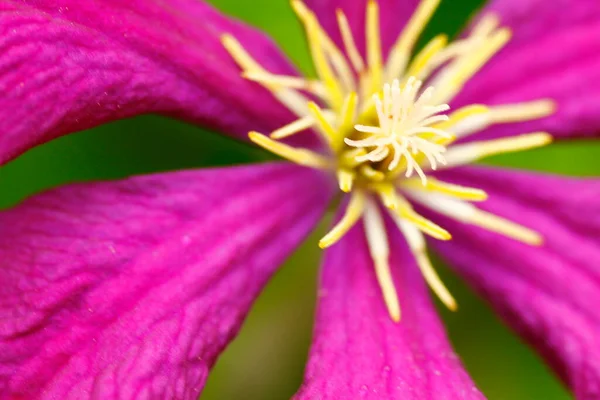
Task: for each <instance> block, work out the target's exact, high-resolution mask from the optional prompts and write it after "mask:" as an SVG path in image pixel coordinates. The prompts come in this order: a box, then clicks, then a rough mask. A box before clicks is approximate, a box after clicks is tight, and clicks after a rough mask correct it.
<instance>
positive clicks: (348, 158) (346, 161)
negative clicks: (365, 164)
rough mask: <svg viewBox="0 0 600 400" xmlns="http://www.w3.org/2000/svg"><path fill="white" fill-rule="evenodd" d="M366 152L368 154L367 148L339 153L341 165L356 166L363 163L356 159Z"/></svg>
mask: <svg viewBox="0 0 600 400" xmlns="http://www.w3.org/2000/svg"><path fill="white" fill-rule="evenodd" d="M365 154H367V151H366V150H365V149H350V150H346V151H344V152H342V153H341V154H340V155H339V160H340V165H343V166H345V167H347V168H355V167H356V166H358V165H360V164H361V162H360V161H357V160H356V159H357V158H358V157H361V156H364V155H365Z"/></svg>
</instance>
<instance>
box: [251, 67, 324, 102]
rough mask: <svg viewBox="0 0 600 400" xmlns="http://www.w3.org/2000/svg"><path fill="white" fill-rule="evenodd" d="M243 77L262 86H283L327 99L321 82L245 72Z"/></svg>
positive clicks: (296, 77)
mask: <svg viewBox="0 0 600 400" xmlns="http://www.w3.org/2000/svg"><path fill="white" fill-rule="evenodd" d="M242 76H243V77H244V78H246V79H248V80H251V81H254V82H258V83H261V84H267V85H275V86H283V87H286V88H290V89H299V90H306V91H309V92H312V93H314V94H316V95H317V96H319V97H321V98H326V96H327V92H326V90H325V88H324V87H323V85H322V84H321V83H320V82H319V81H315V80H308V79H305V78H300V77H298V76H287V75H273V74H269V73H263V72H244V73H242Z"/></svg>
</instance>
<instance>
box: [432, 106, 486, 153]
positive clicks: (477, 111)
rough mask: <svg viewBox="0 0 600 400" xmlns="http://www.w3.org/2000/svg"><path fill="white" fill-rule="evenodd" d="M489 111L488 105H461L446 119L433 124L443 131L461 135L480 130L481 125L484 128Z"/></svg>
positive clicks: (457, 135)
mask: <svg viewBox="0 0 600 400" xmlns="http://www.w3.org/2000/svg"><path fill="white" fill-rule="evenodd" d="M489 111H490V109H489V108H488V107H486V106H483V105H481V104H472V105H469V106H465V107H461V108H459V109H458V110H456V111H454V112H453V113H452V114H450V117H449V118H448V120H447V121H443V122H440V123H438V124H436V125H434V127H435V128H437V129H441V130H444V131H451V132H453V133H454V134H455V135H456V137H463V136H466V135H468V134H471V133H473V132H477V131H479V130H481V129H482V127H483V128H485V127H486V126H487V119H488V114H489ZM447 144H450V143H447ZM447 144H446V145H447Z"/></svg>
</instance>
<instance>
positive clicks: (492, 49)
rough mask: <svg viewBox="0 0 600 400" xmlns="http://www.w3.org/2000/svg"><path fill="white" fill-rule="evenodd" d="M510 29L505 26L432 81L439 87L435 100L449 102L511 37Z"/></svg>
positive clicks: (433, 84)
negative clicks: (483, 44)
mask: <svg viewBox="0 0 600 400" xmlns="http://www.w3.org/2000/svg"><path fill="white" fill-rule="evenodd" d="M510 36H511V33H510V30H508V29H506V28H503V29H499V30H498V31H497V32H496V33H494V34H493V35H492V36H491V37H490V38H489V39H488V40H487V41H486V42H485V46H481V47H480V48H478V49H477V51H471V52H469V53H468V54H467V55H465V56H464V57H462V59H460V60H458V61H457V62H456V65H455V66H454V67H449V69H448V71H446V73H443V74H441V76H440V77H439V78H436V79H435V80H434V82H433V83H432V86H434V87H436V88H439V90H437V91H436V94H435V101H436V102H438V103H448V102H449V101H450V100H451V99H452V98H453V97H454V96H455V95H456V94H457V93H458V92H459V91H460V90H461V89H462V87H463V85H464V84H465V82H467V81H468V80H469V79H470V78H471V77H472V76H473V75H474V74H475V73H476V72H477V71H479V69H481V67H482V66H483V65H484V64H485V63H486V62H487V61H488V60H489V59H490V58H491V57H492V56H493V55H494V54H496V53H497V52H498V51H500V49H501V48H502V47H503V46H504V45H505V44H506V42H508V40H509V39H510Z"/></svg>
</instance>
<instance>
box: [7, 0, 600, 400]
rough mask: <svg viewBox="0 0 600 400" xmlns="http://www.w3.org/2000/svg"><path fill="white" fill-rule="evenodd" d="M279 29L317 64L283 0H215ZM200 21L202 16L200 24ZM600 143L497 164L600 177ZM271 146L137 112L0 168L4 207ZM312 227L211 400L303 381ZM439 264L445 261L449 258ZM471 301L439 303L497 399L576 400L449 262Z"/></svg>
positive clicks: (295, 54) (299, 54)
mask: <svg viewBox="0 0 600 400" xmlns="http://www.w3.org/2000/svg"><path fill="white" fill-rule="evenodd" d="M211 2H212V3H214V4H215V5H216V6H217V7H219V8H220V9H222V10H223V11H224V12H226V13H228V14H231V15H235V16H237V17H239V18H241V19H243V20H246V21H248V22H249V23H251V24H253V25H255V26H258V27H260V28H262V29H264V30H265V31H267V32H268V33H270V34H271V36H272V37H274V38H275V39H276V40H277V41H278V42H279V43H280V44H281V46H282V47H283V48H284V50H285V51H286V52H287V53H288V54H289V55H290V57H291V58H292V59H293V60H294V61H295V62H296V63H298V65H299V66H300V67H301V68H302V69H303V70H304V71H306V72H307V73H309V74H310V73H312V72H311V66H310V59H309V58H308V53H307V49H306V47H305V42H304V36H303V33H302V30H301V28H300V26H299V24H298V23H297V22H296V20H295V18H294V16H293V14H292V12H291V9H290V8H289V5H288V3H287V1H285V0H253V1H242V0H212V1H211ZM480 5H481V1H476V0H446V1H445V2H443V5H442V7H441V8H440V10H439V11H438V13H437V14H436V16H435V17H434V20H433V21H432V23H431V24H430V26H429V28H428V30H427V34H426V35H425V36H426V37H431V36H432V34H434V33H439V32H442V31H443V32H448V33H451V34H453V33H456V32H457V31H458V29H459V28H460V27H461V26H462V25H463V24H464V22H465V21H466V20H467V19H468V17H469V16H470V15H472V13H473V11H474V10H475V9H476V8H477V7H479V6H480ZM199 23H201V21H199ZM599 150H600V147H599V146H598V145H597V144H595V143H590V142H576V143H575V142H573V143H559V144H553V145H551V146H549V147H547V148H544V149H540V150H535V151H528V152H523V153H520V154H516V155H510V156H502V157H496V158H494V159H492V160H490V161H489V162H490V163H492V164H496V165H510V166H514V167H521V168H529V169H536V170H541V171H548V172H555V173H562V174H569V175H576V176H597V175H599V174H600V163H598V162H597V159H598V155H599V154H600V152H599ZM267 157H268V155H266V154H265V153H264V152H262V151H260V150H257V149H254V148H252V147H250V146H248V145H246V144H241V143H237V142H234V141H232V140H229V139H226V138H223V137H221V136H218V135H216V134H213V133H210V132H207V131H204V130H202V129H199V128H197V127H193V126H189V125H186V124H183V123H180V122H177V121H172V120H169V119H166V118H160V117H155V116H144V117H138V118H134V119H131V120H126V121H119V122H116V123H112V124H108V125H106V126H102V127H99V128H96V129H91V130H89V131H86V132H81V133H78V134H76V135H70V136H68V137H64V138H61V139H58V140H55V141H53V142H51V143H48V144H45V145H43V146H40V147H38V148H36V149H33V150H31V151H30V152H28V153H27V154H25V155H23V156H22V157H20V158H18V159H17V160H15V161H13V162H11V163H9V164H8V165H6V166H4V167H2V168H1V170H0V187H1V188H2V194H1V195H0V202H1V203H0V205H1V206H4V207H8V206H11V205H13V204H15V203H16V202H18V201H20V200H22V199H23V198H24V197H26V196H29V195H31V194H33V193H36V192H39V191H41V190H43V189H47V188H50V187H54V186H57V185H61V184H65V183H69V182H74V181H84V180H97V179H115V178H121V177H125V176H128V175H132V174H140V173H146V172H154V171H166V170H177V169H183V168H198V167H204V166H214V165H230V164H232V163H247V162H253V161H260V160H264V159H265V158H267ZM323 231H324V226H321V227H320V228H319V230H318V231H317V232H316V233H315V235H313V236H312V237H311V238H310V239H309V240H308V241H307V242H306V243H305V244H304V245H303V246H302V247H301V248H300V249H299V250H298V251H297V252H296V253H295V254H294V255H293V256H292V257H291V259H290V260H289V262H288V263H286V265H285V266H284V267H283V268H282V269H281V270H280V272H279V273H278V274H277V276H276V277H275V279H273V280H272V281H271V283H270V284H269V285H268V287H267V288H266V290H265V291H264V293H263V294H262V295H261V297H260V298H259V299H258V301H257V303H256V306H255V307H254V309H253V311H252V313H251V314H250V316H249V318H248V320H247V322H246V324H245V325H244V327H243V329H242V331H241V334H240V335H239V337H238V338H237V339H236V340H235V341H234V342H233V343H232V344H231V346H230V347H229V348H228V350H227V351H226V352H225V353H224V355H223V356H222V357H221V358H220V360H219V361H218V363H217V365H216V367H215V369H214V372H213V374H212V375H211V377H210V378H209V380H208V384H207V386H206V389H205V392H204V394H203V396H202V399H206V400H211V399H219V400H227V399H236V400H239V399H245V400H251V399H261V400H265V399H286V398H289V397H290V396H291V395H292V394H293V393H294V392H295V390H296V389H297V387H298V386H299V384H300V382H301V379H302V372H303V368H304V362H305V361H306V354H307V351H308V347H309V344H310V336H311V327H312V319H313V312H314V305H315V293H316V276H317V269H318V264H319V257H320V252H319V251H318V249H317V246H316V239H317V238H318V236H319V235H320V234H322V233H323ZM437 265H440V266H441V263H440V262H437ZM440 269H442V270H443V271H442V273H443V275H444V279H445V281H446V282H447V284H448V286H449V287H450V289H451V290H452V292H453V293H454V294H455V296H456V297H457V300H458V302H459V304H460V305H461V309H460V311H459V312H457V313H449V312H447V311H446V310H444V309H443V308H441V307H439V309H440V313H441V315H442V318H443V319H444V321H445V322H446V325H447V327H448V332H449V336H450V338H451V340H452V343H453V345H454V346H455V348H456V351H457V352H458V353H459V354H460V356H461V357H462V360H463V362H464V364H465V365H466V368H467V369H468V370H469V372H470V373H471V375H472V376H473V378H474V379H475V381H476V383H477V385H478V386H479V387H480V388H481V390H482V391H483V392H484V393H485V394H486V395H487V396H488V398H490V399H500V400H506V399H510V400H520V399H546V400H553V399H568V398H570V396H569V394H568V392H567V391H566V390H565V389H564V388H563V387H562V385H561V384H560V383H559V382H558V381H557V380H556V379H555V378H554V376H553V375H552V373H551V372H550V371H548V369H547V368H546V367H545V366H544V365H543V363H542V362H541V361H540V360H539V359H538V357H537V356H536V355H535V354H534V353H533V352H532V351H531V350H530V349H529V348H528V347H526V346H525V345H524V344H523V343H522V342H521V341H520V340H519V339H518V338H517V337H516V336H514V335H513V334H512V333H511V332H510V331H509V330H508V329H507V328H506V327H504V325H503V324H502V323H501V322H500V321H499V320H498V319H497V318H496V317H495V316H494V315H493V314H492V313H491V311H490V310H489V308H488V307H487V305H485V304H484V303H482V302H481V300H479V299H478V298H477V297H476V296H475V295H474V294H473V293H472V292H471V291H470V290H469V289H468V288H467V287H466V286H465V285H464V284H463V283H462V282H461V281H460V280H459V279H458V278H457V277H455V276H453V275H452V274H451V273H450V272H448V271H447V270H446V269H445V268H443V267H440Z"/></svg>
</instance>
